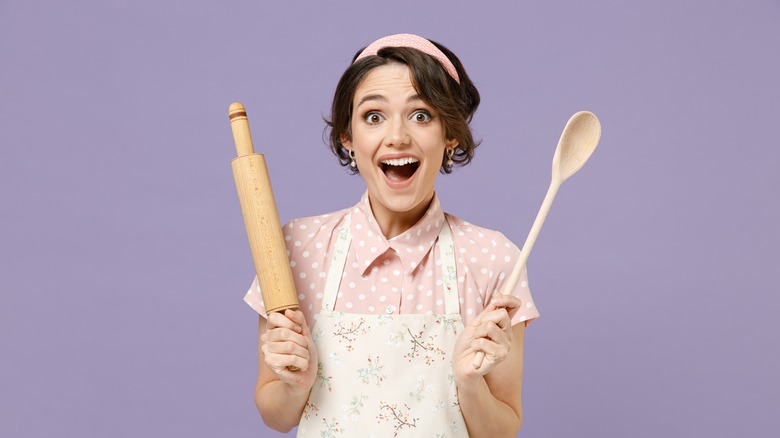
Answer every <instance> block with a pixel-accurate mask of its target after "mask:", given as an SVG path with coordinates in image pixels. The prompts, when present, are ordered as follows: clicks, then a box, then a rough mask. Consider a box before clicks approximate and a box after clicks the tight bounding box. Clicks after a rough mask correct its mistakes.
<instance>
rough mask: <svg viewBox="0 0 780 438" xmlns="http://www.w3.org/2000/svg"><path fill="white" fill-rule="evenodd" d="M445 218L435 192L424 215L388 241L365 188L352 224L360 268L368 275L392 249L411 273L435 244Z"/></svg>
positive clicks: (353, 241) (355, 210)
mask: <svg viewBox="0 0 780 438" xmlns="http://www.w3.org/2000/svg"><path fill="white" fill-rule="evenodd" d="M444 220H445V219H444V212H443V211H442V209H441V205H440V204H439V198H438V196H436V194H435V193H434V195H433V199H432V200H431V204H430V205H429V206H428V210H427V211H426V212H425V214H424V215H423V217H422V218H421V219H420V220H419V221H418V222H417V223H416V224H414V225H413V226H412V227H411V228H409V229H408V230H406V231H404V232H403V233H401V234H399V235H398V236H395V237H393V238H392V239H390V240H387V239H386V238H385V236H384V234H382V230H381V229H380V228H379V224H378V223H377V221H376V219H375V218H374V213H373V212H372V211H371V204H370V203H369V201H368V192H367V191H366V192H365V193H364V194H363V197H362V198H361V199H360V203H358V205H356V206H355V208H354V210H353V213H352V226H351V227H350V228H351V230H350V231H351V234H352V247H353V248H354V249H355V257H356V259H357V260H356V262H357V264H358V266H357V268H359V269H360V270H361V272H362V273H363V275H365V274H366V272H367V271H368V270H369V269H370V268H371V267H372V266H373V265H374V264H375V263H376V262H377V258H379V257H380V256H382V255H383V254H384V253H385V252H387V250H388V249H391V248H392V249H393V250H394V251H395V252H396V253H397V254H398V257H399V258H400V259H401V262H402V263H403V265H404V270H405V271H406V273H407V274H412V273H413V272H414V270H415V269H416V268H417V267H418V266H420V262H422V260H423V259H424V258H425V257H426V256H427V255H428V253H429V252H430V251H431V248H432V247H433V244H434V243H436V239H437V237H438V236H439V231H440V230H441V227H442V225H443V224H444Z"/></svg>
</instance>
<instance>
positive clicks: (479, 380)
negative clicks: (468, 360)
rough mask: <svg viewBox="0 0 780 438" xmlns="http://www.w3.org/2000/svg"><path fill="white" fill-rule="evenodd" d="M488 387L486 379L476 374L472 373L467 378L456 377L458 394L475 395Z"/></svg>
mask: <svg viewBox="0 0 780 438" xmlns="http://www.w3.org/2000/svg"><path fill="white" fill-rule="evenodd" d="M482 386H485V387H487V383H486V382H485V379H484V377H482V376H481V375H479V374H476V373H470V374H468V375H466V376H460V377H459V376H457V375H456V376H455V387H456V388H458V393H463V392H469V393H473V392H475V391H478V390H479V389H480V387H482Z"/></svg>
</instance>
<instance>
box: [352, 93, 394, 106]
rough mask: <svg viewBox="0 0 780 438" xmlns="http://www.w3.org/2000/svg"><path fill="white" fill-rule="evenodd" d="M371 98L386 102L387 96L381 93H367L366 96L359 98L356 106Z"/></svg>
mask: <svg viewBox="0 0 780 438" xmlns="http://www.w3.org/2000/svg"><path fill="white" fill-rule="evenodd" d="M372 100H378V101H381V102H387V101H388V100H387V98H386V97H385V96H382V95H381V94H369V95H367V96H363V98H362V99H360V102H358V105H357V106H360V105H363V104H364V103H366V102H370V101H372Z"/></svg>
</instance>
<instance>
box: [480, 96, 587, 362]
mask: <svg viewBox="0 0 780 438" xmlns="http://www.w3.org/2000/svg"><path fill="white" fill-rule="evenodd" d="M599 138H601V123H599V119H598V118H596V116H595V115H594V114H593V113H590V112H588V111H580V112H578V113H577V114H574V115H573V116H571V118H570V119H569V121H568V122H567V123H566V127H565V128H563V132H562V133H561V138H560V140H558V147H557V148H556V149H555V155H554V156H553V162H552V180H551V181H550V188H548V189H547V195H545V197H544V201H542V207H541V208H540V209H539V213H538V214H537V215H536V219H535V220H534V224H533V226H532V227H531V232H530V233H528V237H527V238H526V239H525V244H523V249H521V250H520V257H519V258H518V259H517V263H515V267H514V269H512V274H510V275H509V279H507V282H506V285H505V287H504V293H505V294H510V293H512V290H513V289H514V288H515V285H516V284H517V280H518V279H519V278H520V273H521V272H523V269H524V268H525V262H526V261H528V256H529V255H530V254H531V249H532V248H533V247H534V243H535V242H536V238H537V237H538V236H539V231H541V229H542V224H544V220H545V219H546V218H547V213H548V212H549V211H550V206H552V203H553V199H555V194H556V193H558V189H559V188H560V187H561V184H563V182H564V181H566V180H567V179H568V178H569V177H570V176H572V175H574V174H575V173H577V171H578V170H580V169H581V168H582V166H583V165H585V162H586V161H588V158H590V156H591V154H593V151H594V150H596V146H597V145H598V144H599ZM484 358H485V352H483V351H478V352H477V354H476V356H474V362H473V365H474V368H479V367H480V366H482V360H483V359H484Z"/></svg>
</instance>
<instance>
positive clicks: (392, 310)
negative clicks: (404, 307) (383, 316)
mask: <svg viewBox="0 0 780 438" xmlns="http://www.w3.org/2000/svg"><path fill="white" fill-rule="evenodd" d="M385 312H387V314H388V315H390V314H392V313H394V312H395V306H387V309H385Z"/></svg>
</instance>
